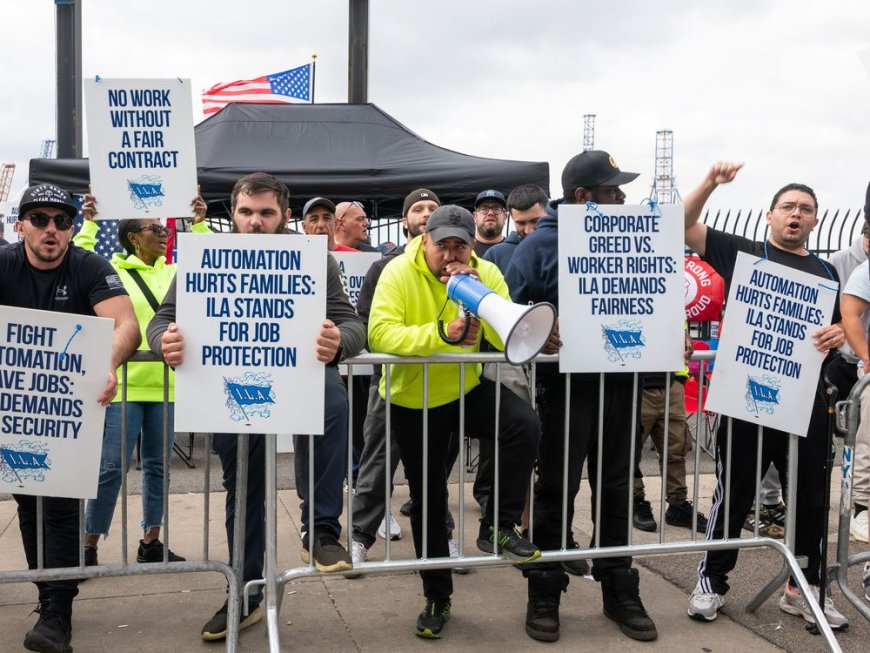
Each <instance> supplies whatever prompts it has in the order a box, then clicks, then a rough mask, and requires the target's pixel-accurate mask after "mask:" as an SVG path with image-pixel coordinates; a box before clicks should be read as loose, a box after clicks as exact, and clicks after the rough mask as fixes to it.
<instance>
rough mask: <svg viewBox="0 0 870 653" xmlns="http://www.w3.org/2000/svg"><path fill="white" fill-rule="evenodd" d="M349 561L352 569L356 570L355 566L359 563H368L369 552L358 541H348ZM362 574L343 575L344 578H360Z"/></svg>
mask: <svg viewBox="0 0 870 653" xmlns="http://www.w3.org/2000/svg"><path fill="white" fill-rule="evenodd" d="M350 559H351V563H352V564H353V566H354V568H356V566H357V564H359V563H360V562H368V559H369V550H368V549H367V548H366V545H365V544H363V543H362V542H360V541H359V540H351V541H350ZM361 576H362V574H355V573H354V574H345V575H344V577H345V578H360V577H361Z"/></svg>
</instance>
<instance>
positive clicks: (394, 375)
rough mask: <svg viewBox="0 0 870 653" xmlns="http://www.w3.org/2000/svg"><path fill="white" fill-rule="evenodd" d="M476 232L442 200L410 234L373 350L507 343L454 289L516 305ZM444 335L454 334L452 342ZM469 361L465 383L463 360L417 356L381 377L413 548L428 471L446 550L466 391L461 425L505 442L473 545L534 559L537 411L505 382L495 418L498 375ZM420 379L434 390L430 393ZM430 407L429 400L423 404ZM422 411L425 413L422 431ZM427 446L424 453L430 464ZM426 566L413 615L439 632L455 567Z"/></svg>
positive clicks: (430, 552)
mask: <svg viewBox="0 0 870 653" xmlns="http://www.w3.org/2000/svg"><path fill="white" fill-rule="evenodd" d="M474 233H475V225H474V219H473V218H472V217H471V213H469V212H468V211H467V210H465V209H463V208H461V207H459V206H455V205H448V206H442V207H440V208H438V209H436V210H435V211H434V212H433V213H432V215H431V217H430V218H429V221H428V223H427V225H426V232H425V233H424V234H422V235H421V236H419V237H417V238H415V239H414V240H412V241H411V242H410V243H408V245H407V246H406V249H405V253H404V254H403V255H401V256H399V257H397V258H396V259H394V260H393V261H392V262H391V263H390V264H389V265H387V266H386V267H385V268H384V271H383V273H382V275H381V278H380V280H379V281H378V285H377V288H376V290H375V295H374V299H373V300H372V307H371V314H370V317H369V345H370V347H371V350H372V351H373V352H381V353H389V354H396V355H400V356H431V355H434V354H442V353H450V352H454V353H468V352H476V351H478V349H479V347H480V342H481V338H486V340H488V341H489V342H490V343H492V344H493V345H494V346H495V347H496V348H497V349H499V350H502V349H503V348H504V344H503V342H502V337H501V336H500V335H499V333H498V332H497V331H496V329H495V327H493V326H492V325H491V324H490V323H489V322H488V321H487V320H486V319H485V318H484V319H478V318H477V317H473V316H470V315H468V316H466V315H464V314H463V311H462V310H461V309H460V308H459V306H458V305H457V304H455V303H454V302H452V301H450V300H449V298H448V291H447V283H448V281H450V279H451V278H452V277H455V276H457V275H469V276H470V277H474V278H475V280H479V281H480V282H481V283H482V284H483V286H486V289H487V290H489V289H491V290H492V291H494V293H495V294H497V295H498V296H499V297H500V298H501V299H502V300H505V301H504V305H505V306H513V304H511V303H510V295H509V294H508V288H507V285H506V284H505V282H504V278H503V277H502V274H501V272H500V271H499V269H498V268H497V267H496V266H495V265H494V264H492V263H489V262H488V261H484V260H482V259H479V258H478V257H477V256H476V255H475V254H474V252H473V250H472V247H473V244H474ZM551 327H552V322H550V328H551ZM439 332H441V334H439ZM547 333H548V334H549V331H547ZM442 334H443V335H442ZM448 340H449V341H452V342H453V343H455V344H448V342H447V341H448ZM464 366H465V377H464V387H460V367H459V364H458V363H452V364H432V365H430V366H428V370H425V369H424V366H423V365H419V364H407V363H403V364H396V365H391V366H390V370H389V379H390V385H389V388H387V383H386V380H387V378H388V377H387V376H386V375H385V376H384V377H383V378H382V379H381V382H380V394H381V396H382V397H383V398H384V399H389V401H390V402H392V406H391V411H392V412H391V415H392V430H393V438H395V440H396V441H397V442H398V444H399V449H400V451H401V458H402V463H403V465H404V467H405V473H406V475H407V477H408V483H409V485H410V491H411V497H412V498H413V499H414V503H413V507H412V509H411V531H412V533H413V537H414V548H415V550H416V553H417V557H422V556H423V554H424V542H423V508H424V506H423V497H424V488H423V483H424V478H426V479H428V480H427V485H426V491H427V495H428V511H427V514H426V526H427V539H426V542H425V547H426V548H425V552H426V556H427V557H429V558H436V557H444V558H446V557H448V556H449V549H448V545H447V531H446V527H445V515H446V511H447V478H446V472H445V469H446V464H445V462H446V457H447V455H448V442H449V439H450V433H451V432H457V431H459V416H460V397H461V396H462V395H464V396H465V402H464V415H465V433H467V434H468V435H470V436H473V437H479V438H486V439H495V438H496V437H497V438H498V446H499V449H498V451H499V477H498V486H497V487H498V488H499V496H498V508H499V510H498V514H494V506H495V503H496V501H495V497H491V499H490V501H488V502H487V503H488V505H487V511H486V515H485V517H484V518H483V519H482V520H481V524H480V534H479V536H478V539H477V546H478V548H479V549H481V550H482V551H486V552H498V553H499V554H500V555H502V556H503V557H504V558H505V559H507V560H511V561H513V562H515V563H524V562H529V561H532V560H535V559H537V558H539V557H540V555H541V552H540V550H539V549H538V547H536V546H535V545H534V544H532V543H531V542H530V541H529V540H527V539H526V538H524V537H522V536H521V535H520V533H519V532H518V531H517V529H516V526H515V525H516V524H517V523H519V521H520V515H521V512H522V510H523V504H524V502H525V495H526V487H527V485H528V481H529V475H530V474H531V471H532V464H533V462H534V459H535V453H536V451H537V446H538V433H539V430H540V427H539V422H538V418H537V416H536V415H535V413H534V411H533V410H532V409H531V407H530V406H529V405H528V404H527V403H525V402H524V401H522V400H521V399H520V398H519V397H517V396H516V395H515V394H513V393H512V392H511V391H510V390H508V389H507V388H505V387H504V386H502V387H501V388H500V389H499V391H500V402H499V404H498V406H499V410H498V413H497V416H498V419H497V420H496V419H494V416H495V415H496V411H495V408H496V391H497V388H496V384H495V383H493V382H492V381H489V380H487V379H483V378H481V376H480V372H481V366H480V365H478V364H471V363H466V364H464ZM424 388H426V389H427V390H428V392H426V393H424ZM388 390H389V397H388V396H387V391H388ZM424 407H425V408H426V409H428V410H427V411H425V412H424ZM424 415H428V420H427V421H428V424H427V425H426V429H425V431H424V423H423V420H424ZM496 423H497V424H498V431H497V432H496V428H495V425H496ZM424 433H425V438H424ZM424 443H427V444H426V445H424ZM424 446H426V448H427V455H428V464H427V469H426V470H425V471H424V469H423V448H424ZM420 576H421V578H422V579H423V593H424V595H425V597H426V605H425V608H424V610H423V612H422V613H421V614H420V615H419V617H418V618H417V630H416V634H417V635H419V636H421V637H430V638H439V637H441V630H442V628H443V625H444V623H445V622H446V621H447V620H448V619H449V618H450V606H451V601H450V596H451V594H452V593H453V580H452V576H451V572H450V569H449V568H448V569H435V570H428V571H421V572H420Z"/></svg>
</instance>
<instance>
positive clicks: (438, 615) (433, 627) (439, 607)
mask: <svg viewBox="0 0 870 653" xmlns="http://www.w3.org/2000/svg"><path fill="white" fill-rule="evenodd" d="M448 621H450V599H426V607H425V608H423V612H421V613H420V615H419V616H418V617H417V632H416V635H417V636H418V637H427V638H429V639H441V631H442V630H443V628H444V624H446V623H447V622H448Z"/></svg>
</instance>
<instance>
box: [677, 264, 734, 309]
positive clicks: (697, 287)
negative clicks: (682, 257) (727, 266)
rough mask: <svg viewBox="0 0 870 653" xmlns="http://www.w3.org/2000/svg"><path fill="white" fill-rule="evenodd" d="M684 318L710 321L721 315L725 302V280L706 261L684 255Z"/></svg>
mask: <svg viewBox="0 0 870 653" xmlns="http://www.w3.org/2000/svg"><path fill="white" fill-rule="evenodd" d="M685 284H686V285H685V302H686V319H687V320H689V322H712V321H714V320H718V319H719V318H720V317H721V316H722V305H723V304H724V303H725V280H724V279H723V278H722V277H720V276H719V274H718V273H717V272H716V270H714V269H713V266H711V265H710V264H709V263H707V262H706V261H702V260H701V259H700V258H698V257H697V256H687V257H686V282H685Z"/></svg>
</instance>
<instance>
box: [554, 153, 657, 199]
mask: <svg viewBox="0 0 870 653" xmlns="http://www.w3.org/2000/svg"><path fill="white" fill-rule="evenodd" d="M639 176H640V173H639V172H623V171H622V170H620V169H619V166H618V165H616V161H614V160H613V157H612V156H610V154H608V153H607V152H605V151H604V150H589V151H587V152H581V153H580V154H578V155H577V156H575V157H573V158H572V159H571V160H570V161H568V163H566V164H565V169H564V170H562V190H564V191H565V192H566V193H570V192H573V191H574V190H575V189H577V188H581V187H582V188H595V187H596V186H622V184H627V183H628V182H630V181H634V180H635V179H637V178H638V177H639Z"/></svg>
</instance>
